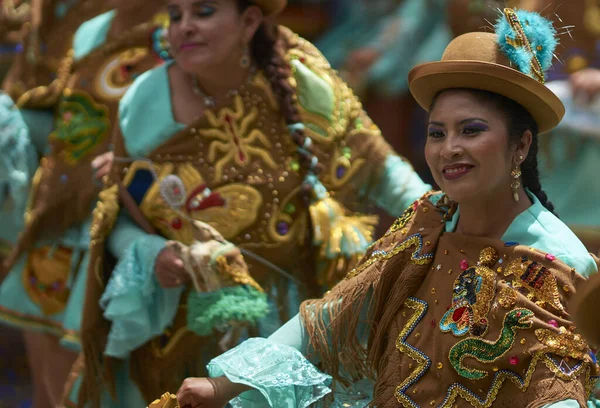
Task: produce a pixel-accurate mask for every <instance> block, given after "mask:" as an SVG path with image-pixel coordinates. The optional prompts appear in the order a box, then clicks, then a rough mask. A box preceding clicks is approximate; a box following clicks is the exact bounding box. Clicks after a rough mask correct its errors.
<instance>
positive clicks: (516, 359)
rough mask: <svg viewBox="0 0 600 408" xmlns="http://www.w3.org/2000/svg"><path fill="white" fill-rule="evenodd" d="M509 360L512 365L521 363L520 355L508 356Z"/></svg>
mask: <svg viewBox="0 0 600 408" xmlns="http://www.w3.org/2000/svg"><path fill="white" fill-rule="evenodd" d="M508 362H509V363H510V365H518V364H519V357H517V356H512V357H509V358H508Z"/></svg>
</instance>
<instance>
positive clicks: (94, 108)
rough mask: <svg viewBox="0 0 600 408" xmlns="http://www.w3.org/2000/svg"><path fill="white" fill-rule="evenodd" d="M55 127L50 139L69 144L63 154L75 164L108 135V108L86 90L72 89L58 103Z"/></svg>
mask: <svg viewBox="0 0 600 408" xmlns="http://www.w3.org/2000/svg"><path fill="white" fill-rule="evenodd" d="M56 118H57V119H56V121H55V130H54V132H52V133H51V134H50V140H55V141H60V142H63V143H65V144H66V147H65V148H64V149H63V150H62V151H61V153H60V154H61V158H62V159H63V160H64V161H65V162H66V163H68V164H71V165H75V164H77V163H78V162H79V161H80V160H81V159H82V158H83V157H85V156H86V155H87V154H89V153H91V152H92V151H93V150H94V149H95V148H96V147H98V146H99V145H100V144H101V143H102V142H103V141H104V139H105V138H106V136H107V135H108V128H109V120H108V109H107V108H106V107H105V106H103V105H98V104H96V103H94V101H93V99H92V98H91V97H90V96H89V95H88V94H87V93H85V92H81V91H77V92H71V93H69V94H68V95H66V96H64V97H63V98H62V99H61V101H60V104H59V105H58V111H57V115H56Z"/></svg>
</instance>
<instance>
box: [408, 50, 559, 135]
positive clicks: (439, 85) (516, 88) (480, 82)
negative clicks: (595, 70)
mask: <svg viewBox="0 0 600 408" xmlns="http://www.w3.org/2000/svg"><path fill="white" fill-rule="evenodd" d="M408 84H409V87H410V91H411V93H412V95H413V96H414V98H415V100H416V101H417V103H418V104H419V105H420V106H421V107H422V108H423V109H425V110H426V111H429V108H430V107H431V103H432V102H433V98H434V97H435V95H437V94H438V93H439V92H441V91H443V90H446V89H453V88H467V89H479V90H483V91H489V92H494V93H497V94H500V95H502V96H505V97H507V98H509V99H512V100H513V101H515V102H517V103H519V104H520V105H522V106H523V107H524V108H525V109H527V110H528V111H529V113H531V116H533V119H534V120H535V121H536V123H537V125H538V130H539V132H540V133H544V132H548V131H549V130H551V129H553V128H554V127H556V125H558V124H559V123H560V121H561V120H562V118H563V116H564V114H565V107H564V105H563V104H562V102H561V101H560V99H559V98H558V97H557V96H556V95H555V94H554V93H553V92H552V91H551V90H550V89H548V88H547V87H546V86H545V85H543V84H541V83H539V82H538V81H536V80H535V79H533V78H530V77H529V76H527V75H525V74H523V73H521V72H518V71H516V70H514V69H512V68H509V67H505V66H504V65H500V64H495V63H491V62H479V61H439V62H430V63H426V64H421V65H418V66H416V67H414V68H413V69H412V70H411V71H410V73H409V74H408Z"/></svg>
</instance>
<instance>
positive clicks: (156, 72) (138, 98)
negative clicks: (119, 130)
mask: <svg viewBox="0 0 600 408" xmlns="http://www.w3.org/2000/svg"><path fill="white" fill-rule="evenodd" d="M168 65H169V64H162V65H159V66H157V67H155V68H153V69H151V70H148V71H146V72H144V73H143V74H142V75H140V76H139V77H138V78H136V80H135V81H133V83H132V84H131V86H130V87H129V89H127V92H125V95H123V97H122V98H121V101H120V103H119V114H120V116H121V120H123V119H127V118H128V117H131V116H132V115H135V113H139V109H142V108H144V109H147V108H148V106H149V105H150V106H151V105H152V104H149V103H148V102H150V101H152V100H158V99H159V98H162V97H163V96H165V95H162V93H163V92H162V90H163V89H167V90H168V84H169V75H168Z"/></svg>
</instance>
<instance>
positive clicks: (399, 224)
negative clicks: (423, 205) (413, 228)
mask: <svg viewBox="0 0 600 408" xmlns="http://www.w3.org/2000/svg"><path fill="white" fill-rule="evenodd" d="M418 206H419V202H418V201H415V202H414V203H413V204H411V205H410V206H408V208H407V209H406V210H404V212H403V213H402V215H401V216H400V218H398V219H397V220H396V221H394V223H393V224H392V226H391V227H390V229H389V230H388V232H387V233H386V234H385V235H386V236H388V235H391V234H393V233H394V232H396V231H399V230H401V229H402V228H404V227H406V224H408V222H409V221H410V220H411V219H412V217H413V215H414V214H415V212H416V211H417V208H418Z"/></svg>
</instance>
